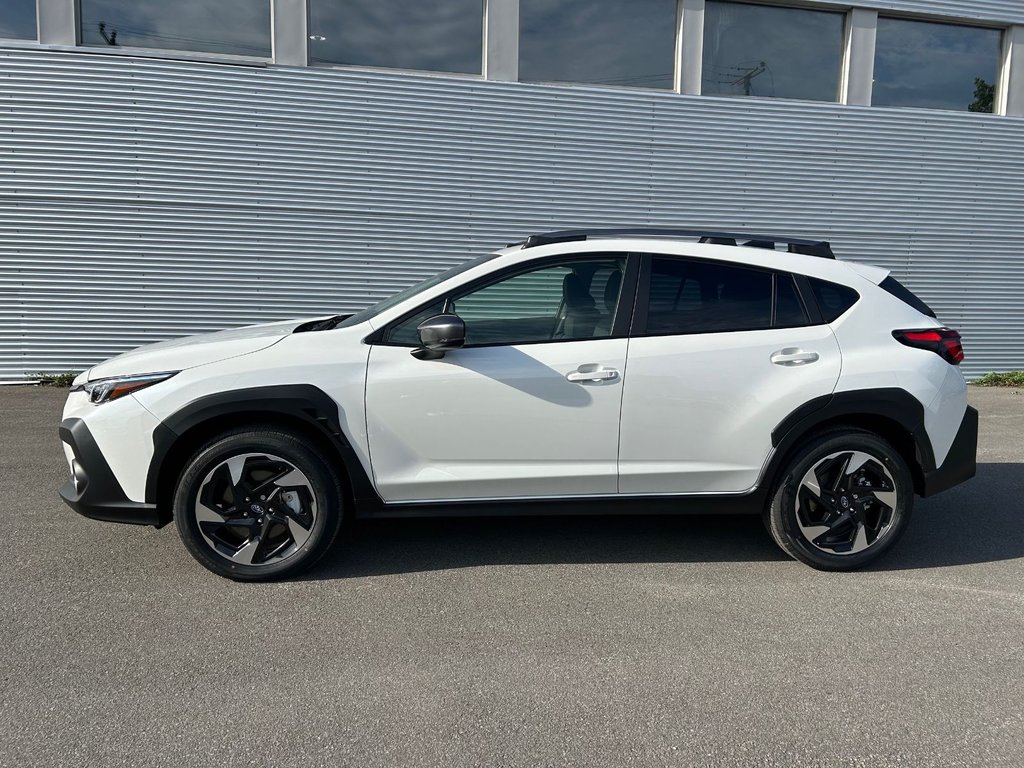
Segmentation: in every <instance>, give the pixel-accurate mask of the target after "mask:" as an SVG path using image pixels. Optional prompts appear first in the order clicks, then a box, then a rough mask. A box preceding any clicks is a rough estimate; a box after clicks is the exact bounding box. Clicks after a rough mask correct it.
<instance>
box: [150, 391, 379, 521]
mask: <svg viewBox="0 0 1024 768" xmlns="http://www.w3.org/2000/svg"><path fill="white" fill-rule="evenodd" d="M242 414H253V415H254V416H255V417H256V418H258V416H257V415H261V414H265V415H266V417H267V418H268V419H274V418H275V417H276V418H280V417H282V416H284V417H286V418H289V419H292V420H299V421H301V422H302V423H303V424H304V425H305V426H306V427H307V428H309V429H312V430H315V432H316V433H317V434H319V435H320V436H322V437H323V438H325V439H326V440H328V441H329V442H330V444H331V445H332V446H333V447H334V449H335V450H336V452H337V454H338V457H339V458H340V461H341V464H342V466H341V467H340V469H342V470H343V471H344V472H345V474H346V475H347V477H348V479H349V482H350V483H351V485H352V488H351V490H352V494H353V496H354V498H355V500H356V503H357V506H358V505H363V504H369V505H375V504H380V503H381V502H380V497H379V496H378V495H377V492H376V490H375V489H374V487H373V484H372V483H371V482H370V479H369V477H368V476H367V474H366V471H365V470H364V469H363V465H362V463H361V462H360V461H359V457H358V456H357V455H356V453H355V451H354V450H353V448H352V446H351V444H350V443H349V441H348V438H347V437H346V436H345V433H344V431H343V430H342V427H341V422H342V418H341V414H342V411H341V408H340V407H339V405H338V403H337V402H336V401H335V400H334V399H333V398H332V397H331V396H330V395H328V394H327V393H326V392H324V391H323V390H322V389H320V388H319V387H316V386H313V385H312V384H284V385H276V386H269V387H251V388H247V389H237V390H229V391H226V392H217V393H214V394H211V395H206V396H204V397H201V398H199V399H197V400H193V401H192V402H191V403H189V404H188V405H186V406H184V407H183V408H181V409H180V410H178V411H176V412H175V413H173V414H172V415H171V416H169V417H167V418H166V419H165V420H164V421H163V423H162V424H160V425H159V426H158V427H157V429H156V430H155V431H154V433H153V458H152V460H151V462H150V466H149V471H148V473H147V477H146V501H147V502H149V503H151V504H160V499H159V495H160V488H161V482H162V480H164V479H165V478H164V475H163V472H164V471H165V466H164V464H165V462H166V460H167V459H168V457H169V456H170V455H171V453H172V451H173V450H174V447H175V445H177V444H178V441H179V440H180V439H181V438H182V437H183V436H184V435H186V434H187V433H188V432H189V431H190V430H192V429H195V428H197V427H201V426H202V425H203V424H207V423H211V422H213V421H215V420H221V419H223V418H225V417H230V416H232V415H242ZM168 514H169V512H168ZM169 519H170V518H169V517H168V521H169ZM164 522H167V521H164Z"/></svg>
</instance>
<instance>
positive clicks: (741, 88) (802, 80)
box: [701, 2, 845, 101]
mask: <svg viewBox="0 0 1024 768" xmlns="http://www.w3.org/2000/svg"><path fill="white" fill-rule="evenodd" d="M844 24H845V15H844V14H842V13H832V12H828V11H811V10H805V9H802V8H776V7H772V6H768V5H746V4H744V3H725V2H708V4H707V8H706V11H705V15H704V74H703V76H702V84H701V90H702V92H703V93H706V94H721V95H728V96H776V97H779V98H784V99H811V100H814V101H836V100H837V98H838V96H839V72H840V65H841V61H842V50H843V26H844Z"/></svg>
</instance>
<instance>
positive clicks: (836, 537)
mask: <svg viewBox="0 0 1024 768" xmlns="http://www.w3.org/2000/svg"><path fill="white" fill-rule="evenodd" d="M913 503H914V485H913V479H912V478H911V475H910V470H909V469H908V467H907V464H906V462H905V461H904V460H903V457H902V456H901V455H900V454H899V452H898V451H897V450H896V449H895V448H893V447H892V446H891V445H890V444H889V443H888V442H887V441H885V440H883V439H882V438H881V437H879V436H877V435H874V434H871V433H869V432H862V431H859V430H852V429H851V430H840V431H834V432H830V433H828V434H825V435H822V436H821V437H819V438H818V439H816V440H812V441H811V442H809V443H808V444H806V445H805V446H803V447H802V448H801V449H800V450H798V451H797V453H796V455H795V456H793V457H792V459H791V460H790V462H789V464H788V466H787V467H786V469H785V470H784V472H783V474H782V479H781V480H780V482H779V483H778V485H777V486H776V489H775V492H774V493H773V495H772V498H771V501H770V504H769V507H768V509H767V510H766V518H767V523H768V529H769V531H770V532H771V534H772V537H773V538H774V539H775V541H776V542H777V543H778V545H779V546H780V547H782V549H783V550H785V551H786V552H787V553H788V554H790V555H791V556H792V557H794V558H796V559H797V560H800V561H802V562H804V563H807V564H808V565H811V566H813V567H815V568H820V569H823V570H832V571H846V570H852V569H854V568H859V567H861V566H863V565H866V564H867V563H869V562H870V561H872V560H874V559H875V558H877V557H879V556H880V555H882V554H883V553H884V552H885V551H886V550H888V549H889V548H890V547H892V546H893V545H894V544H895V543H896V541H897V540H898V539H899V537H900V536H901V535H902V534H903V531H904V530H905V529H906V527H907V524H908V522H909V521H910V513H911V510H912V508H913Z"/></svg>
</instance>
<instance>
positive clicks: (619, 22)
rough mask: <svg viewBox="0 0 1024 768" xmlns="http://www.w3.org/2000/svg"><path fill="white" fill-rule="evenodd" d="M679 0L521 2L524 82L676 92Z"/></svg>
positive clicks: (520, 42) (520, 72)
mask: <svg viewBox="0 0 1024 768" xmlns="http://www.w3.org/2000/svg"><path fill="white" fill-rule="evenodd" d="M675 21H676V2H675V0H631V2H628V3H624V2H622V0H520V4H519V79H520V80H525V81H533V82H570V83H597V84H601V85H611V86H637V87H644V88H672V79H673V68H674V59H675Z"/></svg>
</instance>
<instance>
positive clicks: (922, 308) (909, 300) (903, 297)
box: [878, 277, 935, 317]
mask: <svg viewBox="0 0 1024 768" xmlns="http://www.w3.org/2000/svg"><path fill="white" fill-rule="evenodd" d="M878 287H879V288H881V289H882V290H884V291H887V292H888V293H891V294H892V295H893V296H895V297H896V298H897V299H899V300H900V301H902V302H903V303H904V304H907V305H909V306H911V307H913V308H914V309H916V310H917V311H918V312H920V313H921V314H923V315H928V317H935V312H934V311H932V308H931V307H929V306H928V305H927V304H925V303H924V302H923V301H921V299H920V298H918V297H917V296H916V295H915V294H914V293H912V292H911V290H910V289H909V288H907V287H906V286H905V285H903V283H901V282H900V281H899V280H897V279H896V278H895V277H887V278H885V280H883V281H882V282H881V283H879V285H878Z"/></svg>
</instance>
